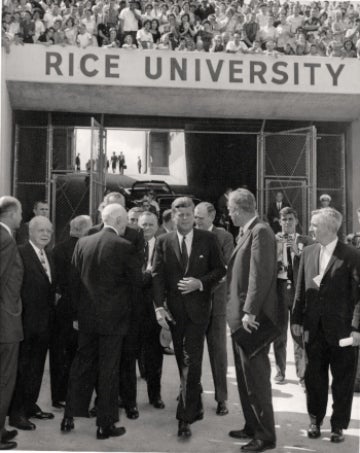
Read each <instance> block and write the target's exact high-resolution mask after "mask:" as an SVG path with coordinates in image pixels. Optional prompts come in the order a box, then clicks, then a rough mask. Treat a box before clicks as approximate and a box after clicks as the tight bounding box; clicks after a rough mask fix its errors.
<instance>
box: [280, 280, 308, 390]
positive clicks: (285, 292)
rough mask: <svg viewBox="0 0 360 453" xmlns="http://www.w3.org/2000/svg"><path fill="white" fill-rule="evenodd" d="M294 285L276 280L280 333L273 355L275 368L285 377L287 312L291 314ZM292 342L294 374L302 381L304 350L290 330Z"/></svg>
mask: <svg viewBox="0 0 360 453" xmlns="http://www.w3.org/2000/svg"><path fill="white" fill-rule="evenodd" d="M294 293H295V291H294V285H291V286H290V287H289V285H288V283H287V280H282V279H278V280H277V296H278V301H279V305H278V307H279V313H278V325H279V327H280V329H281V334H280V335H279V337H278V338H277V339H276V340H275V341H274V355H275V364H276V370H277V372H278V373H281V375H282V376H284V377H285V372H286V346H287V335H288V326H289V314H291V310H292V306H293V302H294V295H295V294H294ZM291 335H292V338H293V340H294V341H293V343H294V358H295V368H296V375H297V377H298V378H299V379H300V380H301V381H302V380H303V379H304V376H305V351H304V348H303V345H302V338H301V337H296V336H294V335H293V333H292V332H291Z"/></svg>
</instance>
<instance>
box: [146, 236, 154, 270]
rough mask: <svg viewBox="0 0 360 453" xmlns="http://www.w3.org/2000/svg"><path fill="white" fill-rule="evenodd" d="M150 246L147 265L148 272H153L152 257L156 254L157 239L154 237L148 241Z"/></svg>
mask: <svg viewBox="0 0 360 453" xmlns="http://www.w3.org/2000/svg"><path fill="white" fill-rule="evenodd" d="M147 244H148V247H149V248H148V261H147V264H146V270H147V271H151V268H152V257H153V254H154V248H155V237H152V238H151V239H150V240H149V241H147Z"/></svg>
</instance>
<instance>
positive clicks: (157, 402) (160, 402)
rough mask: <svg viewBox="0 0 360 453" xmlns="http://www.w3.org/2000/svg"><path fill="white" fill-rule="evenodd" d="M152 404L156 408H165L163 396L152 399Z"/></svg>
mask: <svg viewBox="0 0 360 453" xmlns="http://www.w3.org/2000/svg"><path fill="white" fill-rule="evenodd" d="M150 404H152V405H153V406H154V407H155V409H164V408H165V404H164V401H163V400H162V399H161V398H156V399H153V400H151V401H150Z"/></svg>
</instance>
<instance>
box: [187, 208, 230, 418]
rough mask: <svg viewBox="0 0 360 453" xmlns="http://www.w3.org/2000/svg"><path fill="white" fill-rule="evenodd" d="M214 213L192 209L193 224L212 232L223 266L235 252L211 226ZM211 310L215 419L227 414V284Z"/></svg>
mask: <svg viewBox="0 0 360 453" xmlns="http://www.w3.org/2000/svg"><path fill="white" fill-rule="evenodd" d="M215 216H216V210H215V207H214V206H213V205H212V204H211V203H207V202H202V203H199V204H198V205H197V206H196V207H195V224H196V227H197V228H199V229H200V230H205V231H211V232H212V233H214V234H215V236H216V237H217V240H218V241H219V244H220V248H221V252H222V254H223V258H224V261H225V264H227V263H228V262H229V259H230V257H231V254H232V252H233V250H234V239H233V236H232V235H231V234H230V233H228V232H227V231H226V230H224V228H217V227H215V226H214V224H213V222H214V220H215ZM211 299H212V307H211V317H210V323H209V327H208V329H207V332H206V339H207V344H208V350H209V357H210V365H211V371H212V375H213V380H214V387H215V401H217V403H218V404H217V409H216V414H217V415H226V414H228V413H229V411H228V408H227V406H226V401H227V396H228V393H227V382H226V374H227V351H226V283H225V279H223V280H222V281H221V282H220V283H219V284H218V285H217V286H216V288H215V289H214V291H213V293H212V295H211Z"/></svg>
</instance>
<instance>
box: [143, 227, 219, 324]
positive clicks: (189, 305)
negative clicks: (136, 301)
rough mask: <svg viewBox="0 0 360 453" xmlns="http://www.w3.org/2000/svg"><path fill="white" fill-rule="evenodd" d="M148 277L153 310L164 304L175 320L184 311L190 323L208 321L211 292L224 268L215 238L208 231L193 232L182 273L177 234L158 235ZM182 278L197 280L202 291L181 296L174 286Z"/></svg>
mask: <svg viewBox="0 0 360 453" xmlns="http://www.w3.org/2000/svg"><path fill="white" fill-rule="evenodd" d="M152 275H153V291H154V302H155V306H156V307H162V306H164V303H165V301H166V303H167V306H168V308H169V310H170V312H171V313H172V315H173V316H174V318H175V320H176V319H177V316H180V315H181V313H182V312H183V310H185V311H186V313H187V315H188V316H189V317H190V319H191V320H192V321H193V322H194V323H198V324H200V323H206V322H208V320H209V316H210V311H211V291H212V289H213V287H214V286H215V285H216V284H217V283H218V282H219V281H220V279H221V278H222V277H223V276H224V275H225V266H224V262H223V259H222V256H221V251H220V247H219V244H218V241H217V240H216V237H215V236H214V235H213V234H212V233H210V232H209V231H202V230H195V229H194V237H193V243H192V248H191V254H190V256H189V264H188V269H187V271H186V272H185V273H184V269H183V267H182V264H181V251H180V245H179V240H178V236H177V232H176V231H174V232H172V233H167V234H164V235H162V236H159V237H158V239H157V243H156V251H155V257H154V266H153V272H152ZM183 277H194V278H197V279H199V280H201V282H202V284H203V291H194V292H192V293H190V294H187V295H182V294H181V293H180V291H179V290H178V287H177V285H178V282H179V280H181V279H182V278H183Z"/></svg>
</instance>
